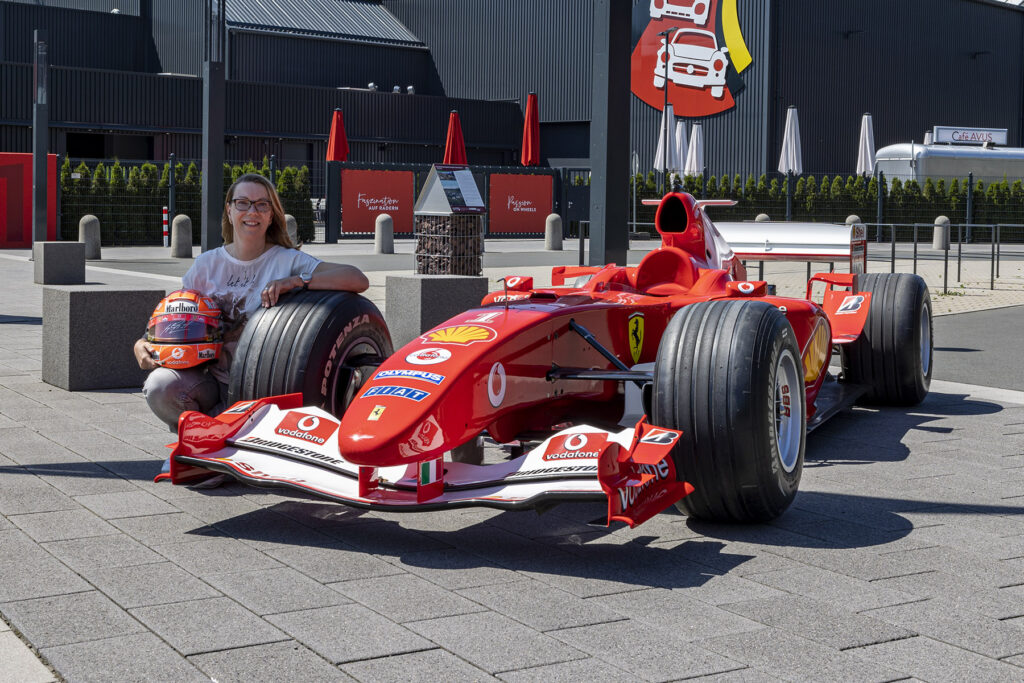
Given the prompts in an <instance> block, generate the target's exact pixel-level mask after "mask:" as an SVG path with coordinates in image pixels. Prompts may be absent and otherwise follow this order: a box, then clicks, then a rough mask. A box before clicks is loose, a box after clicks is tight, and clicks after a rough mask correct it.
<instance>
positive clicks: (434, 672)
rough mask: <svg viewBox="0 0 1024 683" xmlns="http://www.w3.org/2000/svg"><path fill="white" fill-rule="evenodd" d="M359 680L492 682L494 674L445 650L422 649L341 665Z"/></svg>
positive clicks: (396, 682)
mask: <svg viewBox="0 0 1024 683" xmlns="http://www.w3.org/2000/svg"><path fill="white" fill-rule="evenodd" d="M341 668H342V670H344V671H346V672H348V673H350V674H352V675H353V676H355V678H357V679H358V680H360V681H367V682H370V681H375V682H376V681H379V682H380V683H386V682H391V683H434V682H435V681H438V680H442V679H443V680H444V681H445V682H446V683H448V682H452V683H456V682H459V681H465V683H470V682H471V681H493V680H496V679H495V678H494V677H493V676H491V675H489V674H487V673H486V672H484V671H483V670H481V669H478V668H476V667H475V666H473V665H472V664H469V663H468V662H464V661H463V660H461V659H459V658H458V657H456V656H454V655H453V654H451V653H450V652H445V651H444V650H440V649H438V650H424V651H423V652H410V653H409V654H404V655H392V656H390V657H382V658H378V659H365V660H363V661H359V662H348V663H347V664H342V665H341Z"/></svg>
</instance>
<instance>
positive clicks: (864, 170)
mask: <svg viewBox="0 0 1024 683" xmlns="http://www.w3.org/2000/svg"><path fill="white" fill-rule="evenodd" d="M874 172H875V127H874V126H873V125H872V123H871V114H864V116H862V117H861V118H860V141H859V142H858V143H857V175H871V174H872V173H874Z"/></svg>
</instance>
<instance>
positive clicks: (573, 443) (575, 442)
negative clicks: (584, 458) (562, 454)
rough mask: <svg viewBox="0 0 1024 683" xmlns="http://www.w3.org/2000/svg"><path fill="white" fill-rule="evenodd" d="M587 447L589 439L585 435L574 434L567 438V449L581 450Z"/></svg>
mask: <svg viewBox="0 0 1024 683" xmlns="http://www.w3.org/2000/svg"><path fill="white" fill-rule="evenodd" d="M586 445H587V437H586V436H584V435H583V434H573V435H572V436H570V437H568V438H566V440H565V447H566V448H568V449H570V450H579V449H580V448H583V447H584V446H586Z"/></svg>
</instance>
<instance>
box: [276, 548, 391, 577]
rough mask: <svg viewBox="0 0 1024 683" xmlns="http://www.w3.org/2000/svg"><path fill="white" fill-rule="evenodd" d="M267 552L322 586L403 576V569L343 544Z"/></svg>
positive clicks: (279, 549)
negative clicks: (324, 584) (381, 577)
mask: <svg viewBox="0 0 1024 683" xmlns="http://www.w3.org/2000/svg"><path fill="white" fill-rule="evenodd" d="M265 552H266V554H267V555H269V556H270V557H273V558H274V559H276V560H279V561H281V562H283V563H284V564H286V565H288V566H289V567H293V568H294V569H298V570H299V571H300V572H302V573H303V574H305V575H306V576H308V577H310V578H312V579H315V580H317V581H319V582H321V583H330V582H332V581H346V580H354V579H366V578H371V577H375V576H387V575H389V574H400V573H402V570H401V569H400V568H399V567H396V566H395V565H393V564H389V563H388V562H385V561H384V560H381V559H378V558H376V557H374V556H373V555H368V554H367V553H364V552H362V551H359V550H354V549H352V548H351V547H350V546H347V545H345V544H344V543H342V542H341V541H331V543H330V544H327V545H323V546H278V547H274V548H268V549H267V550H266V551H265Z"/></svg>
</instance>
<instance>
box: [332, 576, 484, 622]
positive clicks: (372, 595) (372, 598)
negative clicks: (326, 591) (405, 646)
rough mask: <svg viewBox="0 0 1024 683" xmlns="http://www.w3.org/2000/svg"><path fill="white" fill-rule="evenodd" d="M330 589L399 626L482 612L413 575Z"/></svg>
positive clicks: (366, 580)
mask: <svg viewBox="0 0 1024 683" xmlns="http://www.w3.org/2000/svg"><path fill="white" fill-rule="evenodd" d="M331 588H333V589H334V590H336V591H338V592H340V593H341V594H343V595H345V596H347V597H349V598H351V599H353V600H355V601H356V602H360V603H362V604H363V605H366V606H367V607H369V608H370V609H372V610H374V611H375V612H378V613H380V614H383V615H384V616H385V617H387V618H388V619H391V620H393V621H396V622H398V623H405V622H408V621H419V620H422V619H436V618H438V617H447V616H453V615H456V614H468V613H470V612H480V611H483V610H484V609H485V608H484V607H482V606H480V605H479V604H477V603H475V602H472V601H470V600H467V599H465V598H463V597H461V596H459V595H457V594H455V593H453V592H451V591H449V590H445V589H443V588H441V587H440V586H437V585H436V584H433V583H430V582H429V581H427V580H425V579H421V578H420V577H418V576H414V575H412V574H394V575H391V576H381V577H377V578H373V579H356V580H354V581H342V582H340V583H333V584H331Z"/></svg>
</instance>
